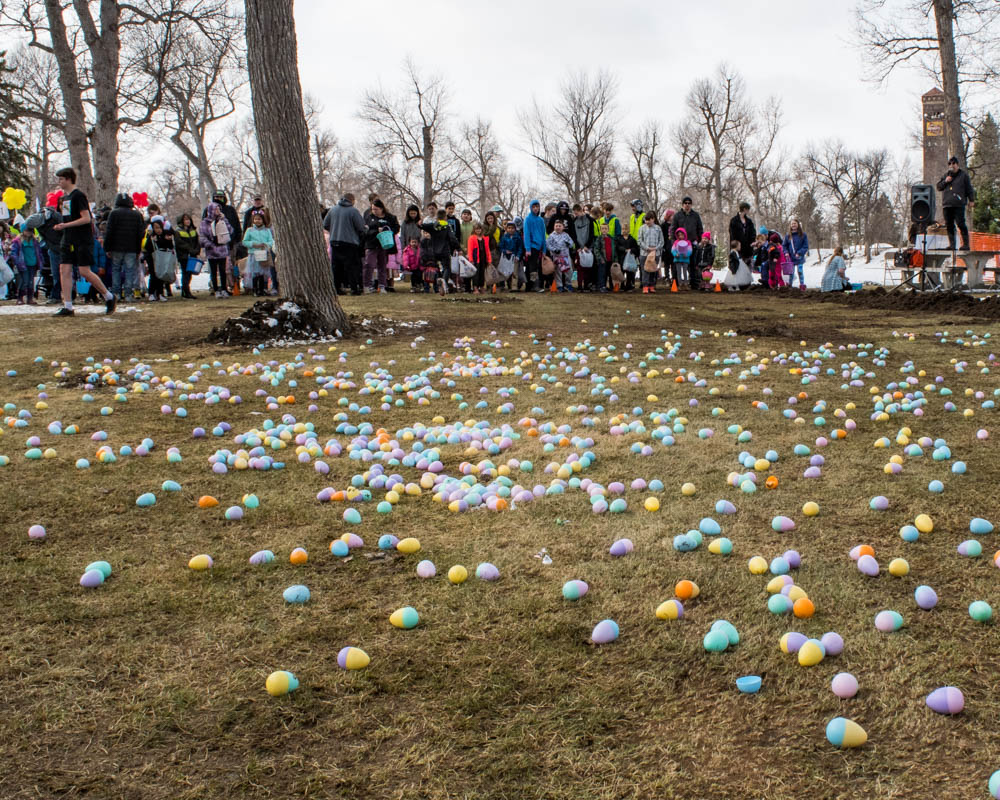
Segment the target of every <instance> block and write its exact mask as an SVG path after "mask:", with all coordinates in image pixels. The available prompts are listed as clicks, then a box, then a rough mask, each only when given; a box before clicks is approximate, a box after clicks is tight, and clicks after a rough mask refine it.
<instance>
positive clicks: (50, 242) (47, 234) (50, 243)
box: [24, 206, 62, 253]
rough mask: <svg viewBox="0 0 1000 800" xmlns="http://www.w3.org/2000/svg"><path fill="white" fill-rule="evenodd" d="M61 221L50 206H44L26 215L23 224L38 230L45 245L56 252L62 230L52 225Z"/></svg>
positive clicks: (59, 246) (30, 228)
mask: <svg viewBox="0 0 1000 800" xmlns="http://www.w3.org/2000/svg"><path fill="white" fill-rule="evenodd" d="M60 222H62V217H61V216H59V214H58V213H57V212H56V210H55V209H54V208H52V207H51V206H46V207H45V208H43V209H42V210H41V211H39V212H37V213H35V214H32V215H31V216H30V217H28V218H27V219H26V220H25V221H24V224H25V225H27V226H28V230H31V231H38V232H39V233H40V234H41V235H42V241H44V242H45V246H46V247H47V248H49V250H51V251H52V252H53V253H58V252H59V250H60V248H61V247H62V231H57V230H55V229H54V228H53V225H56V224H58V223H60Z"/></svg>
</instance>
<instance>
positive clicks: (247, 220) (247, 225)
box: [223, 206, 271, 233]
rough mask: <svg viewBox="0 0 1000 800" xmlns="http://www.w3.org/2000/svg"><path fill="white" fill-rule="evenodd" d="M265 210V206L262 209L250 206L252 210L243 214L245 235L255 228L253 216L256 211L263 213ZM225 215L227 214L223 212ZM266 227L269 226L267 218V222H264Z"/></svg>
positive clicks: (249, 209)
mask: <svg viewBox="0 0 1000 800" xmlns="http://www.w3.org/2000/svg"><path fill="white" fill-rule="evenodd" d="M263 210H264V206H261V207H260V208H254V207H253V206H250V208H248V209H247V210H246V211H244V212H243V232H244V233H246V231H248V230H250V229H251V228H252V227H253V214H254V212H255V211H263ZM223 213H225V212H223ZM267 216H268V217H269V216H271V215H270V214H268V215H267ZM264 225H265V226H266V225H267V220H266V218H265V221H264Z"/></svg>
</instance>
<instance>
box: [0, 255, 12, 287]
mask: <svg viewBox="0 0 1000 800" xmlns="http://www.w3.org/2000/svg"><path fill="white" fill-rule="evenodd" d="M12 280H14V270H12V269H11V268H10V265H8V264H7V262H6V261H5V260H4V259H2V258H0V286H6V285H7V284H8V283H10V282H11V281H12Z"/></svg>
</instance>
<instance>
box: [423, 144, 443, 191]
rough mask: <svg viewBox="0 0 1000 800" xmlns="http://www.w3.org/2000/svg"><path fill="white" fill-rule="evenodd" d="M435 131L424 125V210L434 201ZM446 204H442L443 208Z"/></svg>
mask: <svg viewBox="0 0 1000 800" xmlns="http://www.w3.org/2000/svg"><path fill="white" fill-rule="evenodd" d="M433 135H434V129H433V128H431V127H430V126H429V125H424V128H423V142H424V157H423V162H424V208H426V207H427V204H428V203H429V202H430V201H431V200H433V199H434V141H433V138H432V137H433ZM443 206H444V204H443V203H442V207H443Z"/></svg>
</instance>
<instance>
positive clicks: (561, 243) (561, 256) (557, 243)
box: [545, 231, 573, 272]
mask: <svg viewBox="0 0 1000 800" xmlns="http://www.w3.org/2000/svg"><path fill="white" fill-rule="evenodd" d="M545 249H546V251H547V252H548V253H549V255H550V256H552V260H553V261H555V262H556V264H557V265H558V267H559V268H560V269H561V270H563V271H564V272H565V271H566V270H568V269H571V268H572V266H573V265H572V262H571V259H570V251H572V249H573V238H572V237H571V236H570V235H569V234H568V233H566V232H565V231H563V232H562V233H553V234H552V235H551V236H550V237H549V238H548V239H546V240H545Z"/></svg>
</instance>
